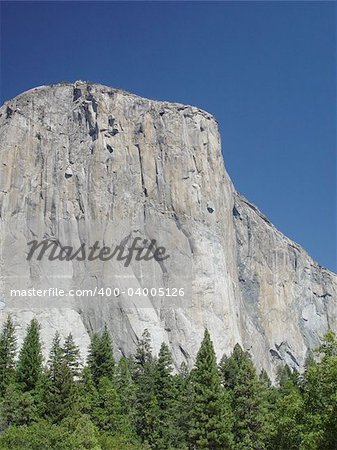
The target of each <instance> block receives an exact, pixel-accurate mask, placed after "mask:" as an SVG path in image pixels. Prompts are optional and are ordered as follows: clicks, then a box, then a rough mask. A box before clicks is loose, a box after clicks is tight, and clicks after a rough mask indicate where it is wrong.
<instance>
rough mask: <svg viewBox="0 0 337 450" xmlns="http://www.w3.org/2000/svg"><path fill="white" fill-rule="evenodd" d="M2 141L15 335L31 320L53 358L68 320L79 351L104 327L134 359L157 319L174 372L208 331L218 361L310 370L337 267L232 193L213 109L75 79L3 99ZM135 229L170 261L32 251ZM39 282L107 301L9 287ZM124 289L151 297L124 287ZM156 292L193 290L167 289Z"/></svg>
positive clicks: (334, 324) (2, 238) (6, 294)
mask: <svg viewBox="0 0 337 450" xmlns="http://www.w3.org/2000/svg"><path fill="white" fill-rule="evenodd" d="M0 135H1V141H0V214H1V218H0V233H1V234H0V301H1V304H0V305H1V312H0V320H1V322H2V321H4V320H5V318H6V317H7V314H8V313H11V314H13V316H14V318H15V323H16V325H17V329H18V334H19V337H20V339H21V338H22V334H23V331H24V328H25V326H26V324H27V322H28V321H29V320H30V319H31V318H32V317H33V316H34V315H35V316H36V317H37V318H38V319H39V321H40V322H41V325H42V335H43V338H44V340H45V342H46V351H47V349H48V346H49V345H50V341H51V339H52V337H53V334H54V332H55V330H56V329H59V331H60V332H61V334H62V335H66V334H68V333H69V332H70V331H72V332H73V334H74V337H75V340H76V341H77V343H78V344H79V345H80V347H81V349H82V353H83V355H84V354H85V349H86V347H87V345H88V342H89V335H90V333H91V332H93V331H99V330H100V329H101V328H102V326H103V324H104V323H105V322H106V323H107V325H108V327H109V329H110V330H111V333H112V335H113V338H114V344H115V347H116V353H120V354H127V353H129V352H131V351H133V350H134V348H135V345H136V343H137V340H138V338H139V337H140V335H141V334H142V332H143V330H144V329H145V328H148V329H149V331H150V333H151V335H152V339H153V346H154V349H155V351H157V350H158V348H159V346H160V343H161V342H162V341H166V342H167V343H168V344H169V345H170V347H171V349H172V353H173V356H174V360H175V363H176V365H177V367H178V366H179V365H180V363H181V362H182V361H187V362H188V364H190V365H191V364H192V363H193V358H194V356H195V354H196V351H197V349H198V347H199V344H200V341H201V338H202V334H203V330H204V327H208V329H209V331H210V333H211V336H212V338H213V340H214V343H215V347H216V352H217V355H218V356H219V357H220V356H221V355H222V354H223V353H228V352H229V351H230V350H231V349H232V347H233V346H234V345H235V343H237V342H238V343H240V344H241V345H242V346H243V347H244V348H245V349H249V350H250V352H251V354H252V355H253V358H254V360H255V362H256V364H257V366H258V368H262V367H264V368H265V369H266V370H267V372H268V373H269V374H270V375H271V376H272V377H273V378H274V376H275V370H276V366H277V365H278V364H279V363H282V362H283V361H284V362H286V363H288V364H289V365H290V366H292V367H295V368H297V369H301V368H302V367H303V363H304V360H305V357H306V354H307V351H308V349H311V348H314V347H316V346H317V345H318V344H319V338H320V337H321V336H322V335H323V334H324V333H325V332H326V331H327V329H328V328H332V329H333V330H335V331H337V303H336V299H337V277H336V275H335V274H333V273H331V272H329V271H328V270H326V269H324V268H322V267H320V266H319V265H318V264H317V263H315V262H314V261H313V260H312V259H311V258H310V256H309V255H308V254H307V253H306V252H305V251H304V250H303V249H302V248H301V247H300V246H298V245H297V244H295V243H294V242H292V241H291V240H289V239H288V238H286V237H285V236H284V235H282V234H281V233H280V232H279V231H278V230H277V229H276V228H275V227H274V226H273V225H272V224H271V223H270V222H269V220H268V219H267V218H266V217H264V216H263V214H261V212H260V211H259V210H258V209H257V208H256V207H255V206H254V205H252V204H251V203H249V202H248V201H247V200H246V199H245V198H243V197H242V196H240V195H239V194H238V193H237V192H236V190H235V188H234V187H233V184H232V182H231V180H230V178H229V176H228V174H227V172H226V171H225V168H224V164H223V159H222V153H221V143H220V136H219V132H218V127H217V123H216V120H215V119H214V117H212V116H211V115H210V114H208V113H207V112H205V111H202V110H200V109H197V108H194V107H191V106H185V105H181V104H175V103H166V102H158V101H153V100H148V99H145V98H141V97H138V96H135V95H132V94H130V93H127V92H124V91H121V90H117V89H112V88H110V87H106V86H102V85H98V84H91V83H87V82H82V81H78V82H76V83H64V84H57V85H52V86H43V87H39V88H35V89H32V90H30V91H27V92H25V93H23V94H21V95H19V96H17V97H16V98H14V99H13V100H11V101H8V102H6V103H5V104H4V105H3V106H2V107H1V109H0ZM135 237H140V238H141V239H148V240H151V239H155V240H156V242H157V243H158V245H160V246H164V247H165V249H166V250H167V253H168V254H169V258H167V259H166V260H164V261H154V260H151V261H145V262H137V261H132V262H131V264H130V265H129V266H128V267H124V265H122V264H121V263H120V261H116V260H115V259H113V260H108V261H101V260H99V259H96V260H94V261H87V260H86V261H78V260H76V259H73V260H69V261H67V260H63V261H60V260H59V259H56V260H53V261H49V260H48V259H47V258H42V259H41V260H37V259H36V258H35V259H34V258H32V259H31V260H27V253H28V250H29V247H28V246H27V243H28V242H30V241H32V240H37V241H40V240H43V239H49V240H52V241H54V242H55V243H56V244H57V245H58V246H59V248H63V247H64V246H69V245H71V246H73V247H76V248H77V247H79V246H80V245H81V244H82V243H88V244H91V245H92V244H94V242H96V241H98V242H101V243H103V245H105V244H106V243H122V245H123V246H124V247H125V248H127V247H128V246H130V243H131V242H132V239H134V238H135ZM116 286H117V287H118V288H119V293H118V295H116V296H111V295H108V294H110V292H109V291H108V290H107V288H110V287H116ZM33 287H34V288H36V289H48V288H50V287H55V288H63V289H64V290H65V291H69V290H70V289H79V288H81V289H90V290H92V291H93V292H94V289H95V287H98V288H102V291H101V292H103V295H100V294H98V293H97V294H95V295H93V296H72V297H69V296H68V297H55V296H53V295H51V294H50V295H49V294H48V293H47V294H46V295H43V296H29V295H28V293H27V292H26V294H27V295H14V294H12V295H11V292H10V291H11V290H13V289H15V290H18V289H22V290H27V289H29V288H33ZM130 287H131V288H132V289H134V292H136V290H137V289H139V288H153V291H152V294H151V292H149V293H147V292H146V291H142V292H143V293H144V292H145V294H146V295H142V296H137V295H133V296H130V295H128V294H127V292H128V291H127V289H128V288H130ZM160 287H162V288H165V289H167V290H168V291H167V292H172V290H173V289H174V288H177V289H180V288H182V289H183V291H184V295H180V296H173V297H169V296H166V297H162V296H160V295H157V294H158V292H159V288H160ZM24 294H25V293H24Z"/></svg>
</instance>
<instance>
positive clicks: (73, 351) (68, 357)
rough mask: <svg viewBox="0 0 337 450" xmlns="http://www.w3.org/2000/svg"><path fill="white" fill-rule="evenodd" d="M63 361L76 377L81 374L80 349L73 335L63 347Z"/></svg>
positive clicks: (70, 335)
mask: <svg viewBox="0 0 337 450" xmlns="http://www.w3.org/2000/svg"><path fill="white" fill-rule="evenodd" d="M63 360H64V362H65V364H66V366H67V367H68V369H69V370H70V372H71V373H72V375H73V376H74V377H78V376H79V374H80V349H79V347H78V346H77V345H76V344H75V341H74V338H73V335H72V334H71V333H69V334H68V336H67V337H66V339H65V341H64V346H63Z"/></svg>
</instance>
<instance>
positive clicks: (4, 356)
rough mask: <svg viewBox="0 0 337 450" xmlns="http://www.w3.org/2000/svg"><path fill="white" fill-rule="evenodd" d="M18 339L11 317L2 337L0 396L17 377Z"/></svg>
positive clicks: (0, 337)
mask: <svg viewBox="0 0 337 450" xmlns="http://www.w3.org/2000/svg"><path fill="white" fill-rule="evenodd" d="M16 348H17V346H16V337H15V328H14V323H13V320H12V317H11V316H10V315H9V316H8V317H7V320H6V322H5V324H4V326H3V328H2V331H1V335H0V394H1V395H3V394H4V393H5V391H6V387H7V386H8V385H9V384H10V383H11V382H12V381H13V380H14V377H15V356H16Z"/></svg>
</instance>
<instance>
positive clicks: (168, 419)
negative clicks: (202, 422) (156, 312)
mask: <svg viewBox="0 0 337 450" xmlns="http://www.w3.org/2000/svg"><path fill="white" fill-rule="evenodd" d="M172 372H173V360H172V356H171V352H170V349H169V347H168V345H167V344H165V343H162V345H161V347H160V351H159V355H158V360H157V361H156V364H155V370H154V395H155V398H156V406H157V408H158V413H157V414H158V416H157V420H158V430H157V433H156V435H157V442H156V445H155V448H156V449H158V450H166V449H168V448H177V444H178V442H176V439H177V437H178V434H177V418H178V410H177V389H176V383H175V379H174V377H173V375H172Z"/></svg>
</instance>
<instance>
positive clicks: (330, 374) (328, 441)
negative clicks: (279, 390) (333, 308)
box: [302, 331, 337, 450]
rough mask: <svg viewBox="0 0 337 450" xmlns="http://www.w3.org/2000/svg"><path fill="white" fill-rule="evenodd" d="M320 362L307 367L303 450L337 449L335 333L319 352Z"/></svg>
mask: <svg viewBox="0 0 337 450" xmlns="http://www.w3.org/2000/svg"><path fill="white" fill-rule="evenodd" d="M316 352H317V353H318V361H317V362H316V363H312V364H310V365H309V367H308V368H307V371H306V373H305V376H304V382H303V390H304V394H303V400H304V411H305V416H304V427H303V433H302V447H303V448H310V449H311V448H315V449H316V448H317V449H319V450H331V449H335V448H337V338H336V335H335V334H334V333H333V332H332V331H328V333H327V334H326V335H325V336H324V338H323V342H322V344H321V345H320V347H319V348H318V349H317V350H316Z"/></svg>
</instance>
